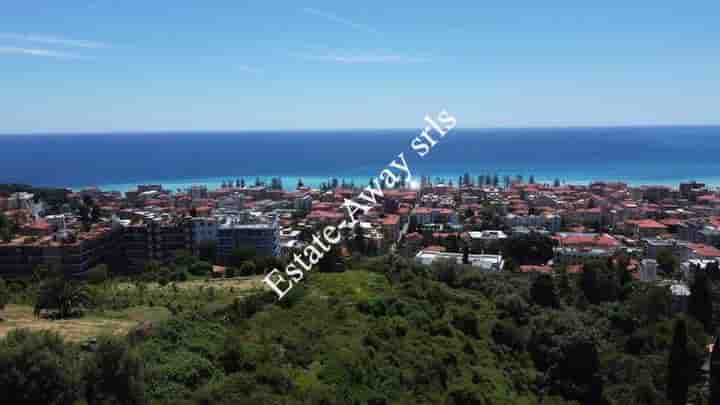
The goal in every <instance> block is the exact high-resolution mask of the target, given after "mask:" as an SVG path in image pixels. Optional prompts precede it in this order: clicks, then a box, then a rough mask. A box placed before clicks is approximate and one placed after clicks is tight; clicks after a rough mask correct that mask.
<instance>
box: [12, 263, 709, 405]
mask: <svg viewBox="0 0 720 405" xmlns="http://www.w3.org/2000/svg"><path fill="white" fill-rule="evenodd" d="M616 263H617V262H616ZM616 263H615V264H614V263H613V262H612V261H611V262H608V263H605V262H598V263H591V264H589V265H588V266H586V271H585V272H584V273H582V274H581V275H577V274H568V273H567V272H564V271H560V272H558V274H557V275H555V276H550V275H533V274H530V275H528V274H519V273H514V272H505V273H497V274H487V273H483V272H481V271H479V270H477V269H475V268H472V267H467V266H462V265H456V264H454V263H450V262H441V263H436V264H434V265H433V266H432V267H427V266H421V265H418V264H416V263H414V262H411V261H407V260H405V259H403V258H400V257H397V256H382V257H378V258H373V259H356V260H354V261H353V262H351V263H349V264H348V271H345V272H340V273H313V274H311V275H310V277H309V279H308V280H305V281H303V283H302V284H301V285H297V286H296V287H295V288H294V289H293V291H292V293H291V294H289V295H288V296H286V297H285V298H284V299H283V300H282V301H280V302H278V301H277V300H276V299H275V296H274V295H273V294H272V293H267V292H263V291H255V292H252V293H250V294H246V295H244V296H243V297H242V298H234V299H233V298H232V295H227V294H226V295H214V294H203V295H202V297H201V296H200V295H198V296H192V295H187V294H189V293H182V291H181V292H180V293H178V294H180V295H167V294H166V295H165V297H166V300H167V301H173V302H174V303H175V305H176V306H175V307H174V308H175V309H174V310H173V311H172V316H171V317H169V318H168V319H166V320H162V321H157V322H145V323H143V324H141V325H140V326H138V327H137V328H135V329H134V330H132V331H131V332H130V333H129V334H128V335H127V336H122V337H120V336H116V337H100V338H98V339H97V341H94V342H93V343H92V345H90V346H91V347H88V345H87V344H78V343H72V342H69V341H63V340H62V339H61V338H60V337H59V336H58V335H55V334H53V333H51V332H30V331H26V330H17V331H13V332H11V333H9V334H8V336H7V337H6V338H4V339H2V340H0V392H2V393H7V395H8V396H7V397H6V398H7V399H8V400H7V401H3V403H8V404H18V405H22V404H37V403H45V404H158V405H160V404H167V405H170V404H173V405H175V404H213V405H221V404H327V405H330V404H358V405H360V404H367V405H382V404H446V405H460V404H470V405H474V404H513V405H515V404H528V405H529V404H557V405H560V404H589V405H593V404H598V405H599V404H607V405H611V404H618V405H619V404H674V403H685V402H682V401H684V400H685V399H687V401H688V402H691V403H693V404H708V403H711V402H709V400H708V395H709V391H710V390H709V388H708V387H709V386H711V387H712V386H715V385H716V384H711V383H710V382H709V380H708V376H707V375H705V374H704V373H703V372H702V371H701V369H702V366H703V363H705V362H706V360H707V359H708V356H707V349H706V345H707V344H708V343H710V336H709V334H708V332H709V331H710V330H711V329H712V328H714V325H713V323H712V314H711V316H710V319H709V323H706V324H704V323H703V322H701V321H702V319H701V321H698V319H697V318H702V316H700V315H698V312H693V311H692V310H691V311H690V312H691V314H692V315H690V316H680V315H679V313H677V312H676V311H675V310H674V309H673V302H672V299H671V295H670V293H669V292H668V290H667V289H666V288H662V287H656V286H650V285H646V284H641V283H639V282H637V281H634V280H633V278H632V277H629V275H628V274H626V273H625V272H626V270H624V269H623V266H616ZM109 283H114V281H113V280H108V281H101V282H100V284H95V285H94V286H91V287H90V288H89V289H88V291H87V295H88V297H87V298H86V301H87V302H88V303H91V304H92V303H94V305H107V306H113V305H114V306H118V305H120V304H118V300H119V299H118V297H119V295H118V296H114V297H113V298H112V299H109V298H106V299H104V300H103V299H99V298H97V295H99V294H101V293H102V292H103V291H104V292H105V293H107V291H110V290H108V288H109V287H108V284H109ZM698 283H706V284H704V285H705V286H706V287H707V292H708V293H709V294H710V293H712V291H711V290H710V286H711V285H712V284H711V281H709V280H707V279H702V280H700V281H699V282H698ZM46 284H47V283H46ZM172 285H173V283H172V282H169V283H168V284H167V285H166V286H165V287H163V288H165V289H172V288H173V287H172ZM0 287H2V288H0V290H1V289H5V290H7V287H4V286H2V285H0ZM700 287H702V286H701V285H699V284H698V286H694V288H700ZM63 288H65V287H63ZM39 291H42V289H40V290H39ZM13 294H15V295H12V294H11V295H10V298H11V299H26V300H31V299H32V297H30V296H29V295H28V294H25V295H24V296H23V295H22V294H21V293H19V292H17V291H15V292H14V293H13ZM146 294H147V293H146ZM182 294H185V295H182ZM0 295H6V296H7V293H5V294H3V293H2V292H0ZM93 296H95V298H93ZM18 297H20V298H18ZM22 297H24V298H22ZM167 297H172V298H170V299H168V298H167ZM132 299H137V297H135V298H132ZM132 299H130V298H129V296H127V297H125V300H124V301H128V300H130V301H132ZM142 299H143V300H145V302H147V301H148V300H149V299H151V300H155V301H157V302H156V303H155V304H156V305H157V304H158V302H159V301H160V300H161V299H162V298H160V297H159V296H158V297H151V298H147V296H146V297H145V298H142ZM120 301H123V300H120ZM165 304H168V305H169V303H167V302H166V303H165ZM165 304H163V305H165ZM125 305H132V302H126V303H125ZM692 305H695V306H696V307H697V305H698V304H692V303H691V306H692ZM0 311H1V310H0ZM0 314H1V312H0ZM705 321H708V320H707V319H705ZM718 363H720V361H713V365H712V367H713V368H720V364H718Z"/></svg>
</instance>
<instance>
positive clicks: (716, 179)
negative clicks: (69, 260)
mask: <svg viewBox="0 0 720 405" xmlns="http://www.w3.org/2000/svg"><path fill="white" fill-rule="evenodd" d="M463 174H464V173H439V174H432V175H429V174H426V173H419V174H418V176H417V177H418V178H420V176H429V177H430V178H432V179H435V178H441V179H449V180H452V181H453V184H455V183H456V182H457V179H458V177H459V176H462V175H463ZM470 174H471V177H472V178H473V181H475V180H476V179H477V176H478V175H479V174H478V173H470ZM505 174H506V173H498V175H499V176H500V179H501V181H502V178H503V176H504V175H505ZM508 175H509V176H511V177H513V175H510V174H508ZM258 177H259V178H260V180H261V181H265V182H266V183H268V184H269V183H270V179H271V178H273V177H280V178H281V179H282V182H283V189H284V190H294V189H295V187H296V185H297V182H298V180H300V179H302V181H303V184H305V185H306V186H310V187H313V188H318V187H319V186H320V185H321V184H322V183H323V182H327V181H328V180H330V179H332V178H333V177H335V178H337V179H338V181H339V182H340V183H342V182H343V180H344V181H346V182H348V183H349V182H353V183H354V185H355V186H366V185H367V182H368V180H369V178H370V177H371V174H368V175H365V176H357V175H356V176H341V175H338V176H311V175H310V176H297V175H252V176H234V175H233V176H222V177H205V178H179V179H165V180H159V179H148V180H141V181H136V182H126V183H105V184H96V185H72V186H68V188H70V189H72V190H73V191H80V190H82V189H86V188H91V187H97V188H99V189H100V190H103V191H120V192H123V193H124V192H126V191H131V190H135V189H136V188H137V186H138V185H140V184H161V185H162V186H163V188H165V189H167V190H172V191H176V190H177V189H182V190H184V189H187V188H189V187H191V186H195V185H200V186H206V187H207V188H209V189H216V188H220V186H221V185H222V183H223V181H228V180H231V179H232V180H233V181H234V180H236V179H239V178H244V179H245V182H246V184H248V185H252V184H254V182H255V179H256V178H258ZM555 178H558V179H560V181H561V183H562V184H573V185H588V184H590V183H591V182H594V181H608V182H614V181H620V182H624V183H626V184H628V185H629V186H633V187H638V186H650V185H653V186H670V187H674V188H676V187H677V186H678V184H680V183H682V182H688V181H697V182H700V183H705V184H706V185H707V186H708V187H712V188H715V187H720V176H707V177H702V176H699V177H692V178H685V177H683V178H675V179H652V178H646V177H639V178H638V177H631V176H627V177H624V178H623V177H620V178H618V177H612V176H607V177H602V176H572V177H567V176H562V175H557V176H552V175H538V176H535V182H536V183H548V184H552V183H553V181H554V180H555Z"/></svg>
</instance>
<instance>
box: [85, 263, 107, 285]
mask: <svg viewBox="0 0 720 405" xmlns="http://www.w3.org/2000/svg"><path fill="white" fill-rule="evenodd" d="M86 277H87V280H88V282H89V283H90V284H102V283H103V282H104V281H105V280H107V279H108V267H107V266H106V265H104V264H100V265H97V266H95V267H93V268H92V269H90V270H88V272H87V274H86Z"/></svg>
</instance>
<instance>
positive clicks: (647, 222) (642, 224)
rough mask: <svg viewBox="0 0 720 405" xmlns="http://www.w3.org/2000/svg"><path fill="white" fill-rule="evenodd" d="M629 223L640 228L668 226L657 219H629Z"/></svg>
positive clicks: (663, 227) (664, 227) (662, 227)
mask: <svg viewBox="0 0 720 405" xmlns="http://www.w3.org/2000/svg"><path fill="white" fill-rule="evenodd" d="M627 223H629V224H633V225H637V226H638V227H639V228H640V229H666V228H667V226H665V225H663V224H661V223H659V222H657V221H655V220H654V219H639V220H632V219H630V220H628V221H627Z"/></svg>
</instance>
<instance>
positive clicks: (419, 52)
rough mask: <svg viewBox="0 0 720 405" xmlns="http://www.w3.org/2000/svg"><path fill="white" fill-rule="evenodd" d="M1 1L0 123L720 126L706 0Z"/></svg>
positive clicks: (37, 126)
mask: <svg viewBox="0 0 720 405" xmlns="http://www.w3.org/2000/svg"><path fill="white" fill-rule="evenodd" d="M5 3H6V4H3V6H2V13H0V133H31V132H94V131H95V132H102V131H126V130H152V131H159V130H245V129H316V128H322V129H331V128H416V127H421V126H422V125H423V122H422V119H423V117H424V115H425V114H431V115H436V114H437V112H438V111H440V110H441V109H447V110H448V111H449V112H451V113H452V114H453V115H455V116H456V117H457V119H458V123H459V126H460V127H527V126H576V125H582V126H585V125H588V126H597V125H600V126H603V125H673V124H675V125H677V124H720V114H718V109H717V108H718V107H717V106H718V105H720V51H719V50H720V23H718V16H720V2H717V1H690V2H677V1H672V2H671V1H657V0H656V1H643V0H639V1H633V2H628V1H614V0H608V1H603V2H592V3H597V4H588V2H578V1H548V2H537V1H532V2H531V1H526V2H510V1H502V2H501V1H483V2H479V1H477V0H467V1H447V2H432V5H427V4H428V3H430V2H424V1H417V0H415V1H392V2H389V1H387V0H385V1H374V0H366V1H363V2H340V1H312V2H310V1H307V2H305V1H272V0H267V1H239V0H234V1H221V0H213V1H205V2H200V1H190V0H188V1H167V0H155V1H147V0H146V1H135V0H123V1H118V0H94V1H93V0H88V1H73V0H66V1H62V2H60V1H55V0H52V1H50V0H46V1H38V0H24V1H10V2H5Z"/></svg>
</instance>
